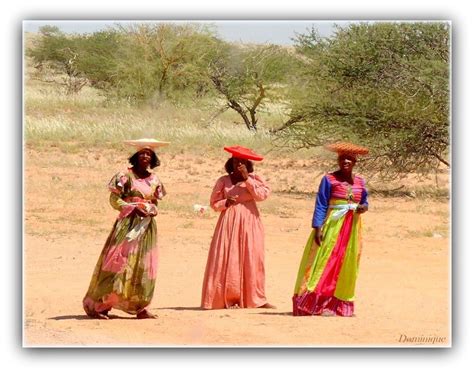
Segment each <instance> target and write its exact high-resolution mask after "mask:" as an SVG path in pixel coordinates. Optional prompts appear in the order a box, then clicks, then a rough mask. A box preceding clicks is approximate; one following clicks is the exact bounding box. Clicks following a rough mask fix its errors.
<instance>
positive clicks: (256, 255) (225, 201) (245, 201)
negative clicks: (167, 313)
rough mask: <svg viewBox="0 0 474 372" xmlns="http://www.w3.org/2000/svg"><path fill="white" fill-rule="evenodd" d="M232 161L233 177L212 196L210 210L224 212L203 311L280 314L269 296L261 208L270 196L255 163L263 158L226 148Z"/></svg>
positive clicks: (230, 172) (207, 275) (238, 148)
mask: <svg viewBox="0 0 474 372" xmlns="http://www.w3.org/2000/svg"><path fill="white" fill-rule="evenodd" d="M224 150H226V151H228V152H230V153H231V154H232V155H233V156H232V157H231V158H230V159H229V160H228V161H227V162H226V164H225V169H226V171H227V173H228V175H226V176H222V177H220V178H219V179H218V180H217V182H216V184H215V186H214V189H213V191H212V195H211V198H210V205H211V207H212V208H213V209H214V210H215V211H217V212H221V214H220V216H219V220H218V221H217V225H216V228H215V231H214V236H213V238H212V242H211V247H210V249H209V255H208V259H207V265H206V271H205V274H204V282H203V287H202V298H201V307H202V308H203V309H229V308H257V307H263V308H275V307H274V306H273V305H271V304H269V303H268V302H267V299H266V296H265V266H264V231H263V224H262V221H261V219H260V213H259V211H258V208H257V203H256V202H259V201H263V200H265V199H266V198H267V197H268V196H269V195H270V188H269V187H268V185H267V184H266V183H265V182H264V181H263V180H262V179H261V178H260V177H259V176H257V175H256V174H254V172H253V164H252V162H251V161H250V160H256V161H259V160H263V157H261V156H260V155H258V154H256V153H255V152H253V151H252V150H250V149H247V148H245V147H241V146H231V147H224Z"/></svg>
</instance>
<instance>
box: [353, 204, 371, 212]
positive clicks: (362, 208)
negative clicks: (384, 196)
mask: <svg viewBox="0 0 474 372" xmlns="http://www.w3.org/2000/svg"><path fill="white" fill-rule="evenodd" d="M368 209H369V208H368V206H367V205H366V204H359V205H358V206H357V208H356V212H357V213H365V212H367V210H368Z"/></svg>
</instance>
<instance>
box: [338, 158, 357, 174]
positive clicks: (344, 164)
mask: <svg viewBox="0 0 474 372" xmlns="http://www.w3.org/2000/svg"><path fill="white" fill-rule="evenodd" d="M337 160H338V164H339V169H340V170H341V171H343V172H344V173H352V168H354V165H355V163H356V158H355V157H353V156H351V155H345V154H344V155H339V157H338V159H337Z"/></svg>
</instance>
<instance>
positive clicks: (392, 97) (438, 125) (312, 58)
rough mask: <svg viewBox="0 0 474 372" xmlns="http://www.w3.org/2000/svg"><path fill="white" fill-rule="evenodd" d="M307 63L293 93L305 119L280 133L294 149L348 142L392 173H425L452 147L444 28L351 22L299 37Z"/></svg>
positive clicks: (385, 172) (381, 169)
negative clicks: (367, 150)
mask: <svg viewBox="0 0 474 372" xmlns="http://www.w3.org/2000/svg"><path fill="white" fill-rule="evenodd" d="M295 41H296V47H297V51H298V53H299V54H300V55H301V57H302V59H304V61H305V67H304V68H303V70H302V72H301V74H300V76H301V80H300V83H299V84H298V86H297V89H298V92H297V93H295V94H294V95H293V97H292V110H293V115H301V116H302V117H304V121H303V122H301V123H297V124H294V125H291V126H288V127H286V128H284V129H283V130H282V131H280V139H282V140H284V141H285V142H286V143H287V144H289V145H292V146H296V147H312V146H320V145H322V144H324V143H327V142H330V141H336V140H351V141H355V142H358V143H361V144H366V145H368V146H369V147H370V150H371V156H370V158H369V159H367V160H366V161H365V166H366V167H367V168H370V169H372V170H373V171H374V172H382V173H383V175H384V176H386V177H388V178H390V177H394V176H403V175H404V174H406V173H408V172H413V171H414V172H421V173H426V172H429V171H431V170H433V169H436V168H437V167H438V166H439V164H440V162H441V163H444V164H445V165H449V162H448V160H446V156H447V152H448V151H449V125H450V123H449V98H450V94H449V63H450V60H449V57H450V53H449V25H447V24H445V23H439V22H433V23H375V24H366V23H362V24H351V25H350V26H349V27H347V28H338V29H337V31H336V33H335V35H334V36H333V37H331V38H322V37H320V36H319V35H318V33H317V32H316V31H315V30H311V31H310V32H309V33H307V34H303V35H298V36H297V38H296V40H295Z"/></svg>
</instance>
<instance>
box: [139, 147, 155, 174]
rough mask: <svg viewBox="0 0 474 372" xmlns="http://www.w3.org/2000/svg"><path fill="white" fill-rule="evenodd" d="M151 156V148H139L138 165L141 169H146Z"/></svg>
mask: <svg viewBox="0 0 474 372" xmlns="http://www.w3.org/2000/svg"><path fill="white" fill-rule="evenodd" d="M152 156H153V154H152V151H151V150H149V149H143V150H140V151H139V153H138V166H139V167H140V168H142V169H147V168H148V167H149V166H150V163H151V158H152Z"/></svg>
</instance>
